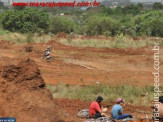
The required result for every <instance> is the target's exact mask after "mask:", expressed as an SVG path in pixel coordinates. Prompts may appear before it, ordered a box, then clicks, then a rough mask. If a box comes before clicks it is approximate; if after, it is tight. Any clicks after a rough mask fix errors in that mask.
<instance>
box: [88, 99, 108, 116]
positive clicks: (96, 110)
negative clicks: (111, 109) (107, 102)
mask: <svg viewBox="0 0 163 122" xmlns="http://www.w3.org/2000/svg"><path fill="white" fill-rule="evenodd" d="M102 100H103V98H102V97H101V96H98V97H97V99H96V101H94V102H92V103H91V105H90V106H89V116H90V117H91V118H96V119H97V118H99V117H108V115H107V114H106V113H104V112H107V111H108V109H106V108H105V109H104V110H102V107H101V102H102Z"/></svg>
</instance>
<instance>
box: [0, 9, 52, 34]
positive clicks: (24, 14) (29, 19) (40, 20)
mask: <svg viewBox="0 0 163 122" xmlns="http://www.w3.org/2000/svg"><path fill="white" fill-rule="evenodd" d="M2 24H3V27H4V29H7V30H10V31H12V32H21V33H27V32H36V31H37V29H38V28H41V29H42V30H44V31H46V30H47V29H48V24H49V16H48V14H47V13H46V12H43V11H39V10H37V9H32V8H27V9H24V10H22V11H18V10H10V11H5V12H4V13H3V19H2Z"/></svg>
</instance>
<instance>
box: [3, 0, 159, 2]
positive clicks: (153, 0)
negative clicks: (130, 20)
mask: <svg viewBox="0 0 163 122" xmlns="http://www.w3.org/2000/svg"><path fill="white" fill-rule="evenodd" d="M0 1H3V2H5V3H6V2H8V0H0ZM13 1H15V2H26V1H27V2H29V1H33V2H42V1H54V2H59V1H60V2H61V1H62V2H70V1H74V0H13ZM77 1H81V0H76V2H77ZM96 1H99V2H101V1H103V0H96ZM130 1H131V2H148V1H149V2H161V0H130Z"/></svg>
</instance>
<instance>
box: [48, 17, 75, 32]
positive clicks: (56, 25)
mask: <svg viewBox="0 0 163 122" xmlns="http://www.w3.org/2000/svg"><path fill="white" fill-rule="evenodd" d="M74 27H75V23H74V22H73V21H71V20H69V19H66V18H61V17H55V18H52V19H51V22H50V26H49V31H50V32H51V33H53V34H57V33H58V32H64V33H71V32H73V31H74Z"/></svg>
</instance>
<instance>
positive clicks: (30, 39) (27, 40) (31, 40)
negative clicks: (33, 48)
mask: <svg viewBox="0 0 163 122" xmlns="http://www.w3.org/2000/svg"><path fill="white" fill-rule="evenodd" d="M33 36H34V35H33V33H28V34H27V37H26V43H31V42H33Z"/></svg>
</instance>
